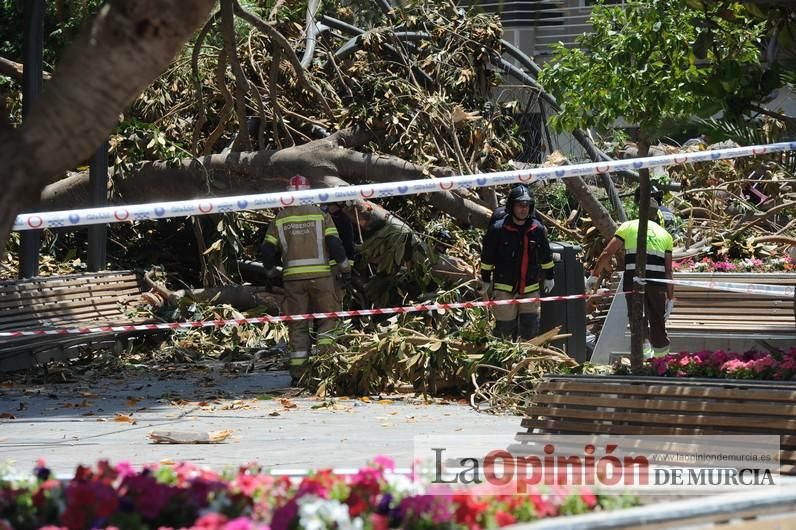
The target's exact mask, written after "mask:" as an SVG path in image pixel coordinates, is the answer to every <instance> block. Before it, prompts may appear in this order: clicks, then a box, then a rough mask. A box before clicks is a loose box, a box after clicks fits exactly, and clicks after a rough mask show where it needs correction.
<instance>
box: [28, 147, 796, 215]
mask: <svg viewBox="0 0 796 530" xmlns="http://www.w3.org/2000/svg"><path fill="white" fill-rule="evenodd" d="M784 151H796V142H780V143H774V144H768V145H753V146H748V147H732V148H728V149H715V150H712V151H695V152H693V153H680V154H675V155H661V156H650V157H646V158H631V159H627V160H610V161H607V162H594V163H589V164H573V165H570V166H561V167H540V168H533V169H520V170H514V171H499V172H495V173H483V174H478V175H459V176H453V177H442V178H433V179H431V178H426V179H418V180H407V181H403V182H386V183H381V184H364V185H358V186H344V187H340V188H324V189H314V190H304V191H293V192H291V191H284V192H279V193H262V194H256V195H238V196H234V197H208V198H203V199H191V200H185V201H171V202H160V203H150V204H131V205H120V206H106V207H100V208H84V209H81V210H63V211H58V212H37V213H24V214H20V215H18V216H17V218H16V220H15V222H14V226H13V230H38V229H41V228H59V227H70V226H85V225H93V224H109V223H123V222H127V221H143V220H147V219H165V218H168V217H185V216H189V215H207V214H211V213H212V214H216V213H226V212H238V211H243V210H261V209H265V208H281V207H285V206H294V205H299V204H323V203H329V202H342V201H353V200H361V199H378V198H383V197H395V196H399V195H418V194H422V193H434V192H439V191H451V190H455V189H462V188H482V187H487V186H496V185H500V184H511V183H514V182H523V183H530V182H536V181H544V180H553V179H559V178H566V177H576V176H585V175H594V174H601V173H610V172H612V171H624V170H630V171H635V170H638V169H641V168H651V167H661V166H671V165H679V164H685V163H696V162H709V161H715V160H724V159H730V158H739V157H745V156H759V155H763V154H770V153H778V152H784Z"/></svg>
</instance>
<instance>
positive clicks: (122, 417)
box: [113, 414, 135, 425]
mask: <svg viewBox="0 0 796 530" xmlns="http://www.w3.org/2000/svg"><path fill="white" fill-rule="evenodd" d="M113 421H118V422H119V423H129V424H130V425H135V420H134V419H133V418H131V417H130V416H128V415H127V414H116V415H115V416H114V417H113Z"/></svg>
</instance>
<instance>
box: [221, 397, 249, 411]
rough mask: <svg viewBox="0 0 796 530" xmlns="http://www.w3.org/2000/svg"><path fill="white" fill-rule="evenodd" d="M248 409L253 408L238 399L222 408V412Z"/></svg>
mask: <svg viewBox="0 0 796 530" xmlns="http://www.w3.org/2000/svg"><path fill="white" fill-rule="evenodd" d="M248 408H251V407H249V406H248V405H247V404H246V403H244V402H243V401H242V400H240V399H236V400H235V401H233V402H232V403H230V404H229V405H224V406H223V407H221V410H238V409H248Z"/></svg>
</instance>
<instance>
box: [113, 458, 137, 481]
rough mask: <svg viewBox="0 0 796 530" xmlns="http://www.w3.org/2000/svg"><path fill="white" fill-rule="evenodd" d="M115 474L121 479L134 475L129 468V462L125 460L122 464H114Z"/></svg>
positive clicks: (130, 467) (133, 470)
mask: <svg viewBox="0 0 796 530" xmlns="http://www.w3.org/2000/svg"><path fill="white" fill-rule="evenodd" d="M116 473H117V474H118V475H119V477H120V478H122V479H124V478H126V477H130V476H132V475H135V474H136V472H135V469H133V466H131V465H130V462H127V461H126V460H125V461H124V462H119V463H118V464H116Z"/></svg>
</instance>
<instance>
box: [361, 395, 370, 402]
mask: <svg viewBox="0 0 796 530" xmlns="http://www.w3.org/2000/svg"><path fill="white" fill-rule="evenodd" d="M360 399H361V400H362V401H364V402H365V403H370V398H369V397H368V396H362V397H361V398H360Z"/></svg>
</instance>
